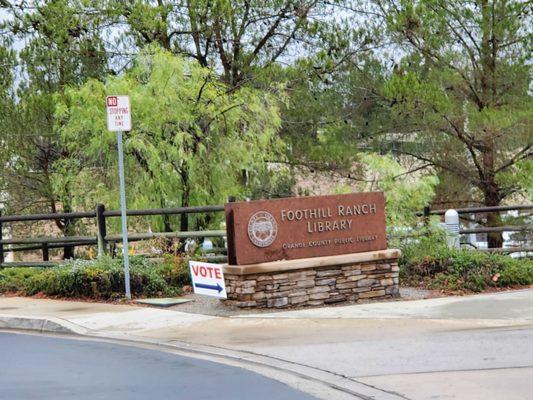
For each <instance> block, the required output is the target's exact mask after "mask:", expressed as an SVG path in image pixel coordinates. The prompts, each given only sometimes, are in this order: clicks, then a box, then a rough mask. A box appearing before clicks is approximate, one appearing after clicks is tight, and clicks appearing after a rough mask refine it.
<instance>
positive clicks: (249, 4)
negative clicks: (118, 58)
mask: <svg viewBox="0 0 533 400" xmlns="http://www.w3.org/2000/svg"><path fill="white" fill-rule="evenodd" d="M350 3H351V2H350V1H344V0H342V1H341V0H333V1H329V0H215V1H208V0H182V1H167V0H158V1H143V0H132V1H121V0H120V1H119V0H109V1H107V2H106V4H107V6H108V9H109V12H108V14H109V16H110V18H112V19H114V20H115V21H117V22H120V23H125V24H126V25H127V27H128V28H127V31H126V33H125V35H124V37H123V39H124V40H126V42H128V40H129V39H130V38H133V40H134V43H135V44H136V45H137V46H138V47H139V48H142V47H143V46H145V45H147V44H152V43H157V44H159V45H160V46H161V47H163V48H164V49H166V50H168V51H171V52H172V53H174V54H178V55H182V56H184V57H191V58H193V59H195V60H196V61H197V62H198V63H199V64H200V65H201V66H203V67H207V66H209V67H212V68H218V69H219V70H220V71H221V76H222V79H223V81H224V82H225V83H226V84H228V85H230V86H231V87H239V86H241V85H242V84H245V83H250V81H251V80H253V79H254V77H255V75H256V74H258V73H260V72H261V71H262V70H264V69H265V68H268V67H269V66H271V65H273V64H275V63H277V62H280V61H283V62H288V63H291V62H292V60H293V59H294V58H296V57H301V56H302V55H303V54H304V53H311V54H315V53H317V52H320V51H326V52H329V53H330V54H331V53H341V52H342V51H344V50H346V51H348V50H349V49H350V48H351V47H352V43H351V42H352V41H355V39H356V36H355V35H352V34H351V32H352V31H353V30H352V29H351V26H350V25H351V18H350V13H351V12H352V10H351V9H350V7H348V6H349V4H350Z"/></svg>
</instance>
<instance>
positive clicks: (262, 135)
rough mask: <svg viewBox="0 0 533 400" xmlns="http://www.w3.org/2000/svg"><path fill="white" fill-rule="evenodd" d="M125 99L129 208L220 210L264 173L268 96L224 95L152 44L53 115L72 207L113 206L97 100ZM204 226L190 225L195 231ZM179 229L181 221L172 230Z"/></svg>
mask: <svg viewBox="0 0 533 400" xmlns="http://www.w3.org/2000/svg"><path fill="white" fill-rule="evenodd" d="M126 93H127V94H129V95H130V97H131V104H132V116H133V130H132V131H131V132H129V133H127V134H126V135H125V143H124V148H125V163H126V172H127V193H128V197H129V199H128V204H129V206H130V207H145V206H147V205H152V204H161V205H164V206H191V205H205V204H220V203H223V202H225V201H226V200H227V198H228V196H230V195H239V194H242V195H247V194H249V193H250V191H251V190H253V186H254V185H253V182H254V181H258V180H259V179H260V178H261V176H262V175H263V174H264V173H266V164H265V161H266V160H268V159H269V158H270V157H272V155H273V154H275V153H276V152H277V151H279V150H280V149H281V148H282V143H281V141H280V140H279V139H278V137H277V130H278V128H279V124H280V119H279V116H278V109H277V106H276V102H275V101H274V99H272V98H271V96H270V95H268V94H265V93H263V92H260V91H257V90H254V89H249V88H241V90H239V91H236V92H234V91H231V90H230V89H229V87H228V86H227V85H225V84H224V83H222V82H220V80H219V79H218V78H217V76H216V75H215V74H214V73H213V71H211V70H210V69H207V68H204V67H201V66H200V65H198V64H197V63H194V62H188V61H186V60H184V59H182V58H180V57H177V56H173V55H171V54H170V53H168V52H166V51H162V50H158V49H156V48H155V47H153V46H152V47H150V48H148V49H146V50H145V51H143V52H142V53H141V55H140V56H139V57H138V58H137V60H136V62H135V66H134V67H133V68H132V69H131V70H130V71H128V72H127V73H126V74H124V75H122V76H120V77H109V78H108V79H107V80H106V83H105V85H104V84H102V83H101V82H99V81H96V80H91V81H89V82H87V83H86V84H85V85H83V86H82V87H81V88H78V87H76V88H72V89H71V90H68V91H67V97H66V102H65V103H63V104H62V105H61V106H60V107H58V110H57V114H56V116H57V117H58V124H59V129H60V130H61V134H62V139H63V140H64V141H65V143H69V146H68V150H69V152H70V154H71V155H72V158H71V159H69V160H68V161H66V163H65V168H64V175H63V176H64V178H63V179H65V178H66V180H67V181H68V182H71V184H72V185H73V186H77V187H79V188H82V187H83V188H84V190H81V191H80V190H79V189H78V193H80V194H81V193H83V199H82V201H83V200H86V199H87V198H91V196H95V197H96V198H98V199H105V198H107V199H108V203H109V204H113V202H116V200H115V199H117V198H118V196H117V195H116V191H115V189H114V188H116V187H117V185H116V183H115V182H116V178H115V176H116V175H117V173H116V171H117V168H116V151H115V145H116V139H115V134H114V133H111V132H108V131H107V128H106V123H105V108H104V105H105V96H106V95H108V94H126ZM71 163H77V164H79V165H81V172H80V173H75V174H74V175H72V174H71V173H70V174H69V171H76V170H75V169H73V168H71V167H70V164H71ZM243 171H247V176H248V178H247V180H246V181H245V180H243ZM247 183H248V185H247ZM106 194H107V196H106ZM110 195H111V196H110ZM80 197H81V196H80ZM206 223H209V221H205V220H203V221H201V220H197V221H196V226H197V227H203V226H202V225H205V224H206ZM188 228H189V218H188V216H187V214H183V215H182V217H181V220H180V229H181V230H182V231H186V230H188Z"/></svg>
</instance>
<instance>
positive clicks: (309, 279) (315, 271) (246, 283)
mask: <svg viewBox="0 0 533 400" xmlns="http://www.w3.org/2000/svg"><path fill="white" fill-rule="evenodd" d="M400 255H401V253H400V250H396V249H388V250H380V251H371V252H367V253H355V254H343V255H340V256H329V257H313V258H304V259H300V260H289V261H275V262H268V263H261V264H253V265H245V266H240V265H226V266H225V267H224V278H225V281H226V291H227V294H228V299H227V300H225V303H226V304H228V305H234V306H237V307H246V308H291V307H306V306H315V307H316V306H323V305H327V304H332V303H341V302H356V301H358V300H363V299H365V300H366V299H373V300H379V299H385V298H391V297H397V296H399V278H398V276H399V271H400V268H399V267H398V259H399V258H400Z"/></svg>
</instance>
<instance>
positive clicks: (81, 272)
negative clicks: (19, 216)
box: [0, 257, 190, 299]
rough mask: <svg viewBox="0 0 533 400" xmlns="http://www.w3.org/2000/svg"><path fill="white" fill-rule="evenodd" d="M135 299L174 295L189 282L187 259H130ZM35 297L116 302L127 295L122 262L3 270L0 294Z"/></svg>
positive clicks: (104, 261)
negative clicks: (42, 295) (45, 296)
mask: <svg viewBox="0 0 533 400" xmlns="http://www.w3.org/2000/svg"><path fill="white" fill-rule="evenodd" d="M130 280H131V292H132V295H133V296H137V297H139V296H141V297H142V296H173V295H177V294H179V292H180V289H181V287H182V286H183V285H184V284H187V283H188V282H189V281H190V277H189V271H188V267H187V260H185V259H183V258H179V257H172V258H167V259H165V261H164V262H163V263H157V262H154V261H151V260H149V259H146V258H143V257H132V258H131V259H130ZM5 292H18V293H20V294H23V295H28V296H32V295H34V294H37V293H44V294H46V295H49V296H60V297H89V298H97V299H116V298H120V297H122V296H123V293H124V268H123V264H122V260H121V259H112V258H108V257H105V258H101V259H99V260H96V261H86V260H75V261H71V262H69V263H68V264H67V265H64V266H60V267H56V268H49V269H43V268H10V269H5V270H0V293H5Z"/></svg>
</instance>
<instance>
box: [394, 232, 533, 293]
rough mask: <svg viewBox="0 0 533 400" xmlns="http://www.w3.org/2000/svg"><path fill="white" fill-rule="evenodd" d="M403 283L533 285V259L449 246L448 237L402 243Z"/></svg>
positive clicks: (476, 287) (464, 287) (469, 287)
mask: <svg viewBox="0 0 533 400" xmlns="http://www.w3.org/2000/svg"><path fill="white" fill-rule="evenodd" d="M400 281H401V282H402V284H406V285H412V286H419V285H421V284H422V285H423V286H425V287H427V288H429V289H441V290H452V291H471V292H480V291H483V290H485V289H487V288H490V287H512V286H525V285H533V260H532V259H528V258H521V259H514V258H511V257H510V256H507V255H502V254H496V253H485V252H480V251H475V250H469V249H448V247H447V245H446V239H445V237H444V236H442V235H439V234H436V235H433V236H430V237H424V238H421V239H420V240H419V241H418V243H411V244H408V245H405V246H402V257H401V259H400Z"/></svg>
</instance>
